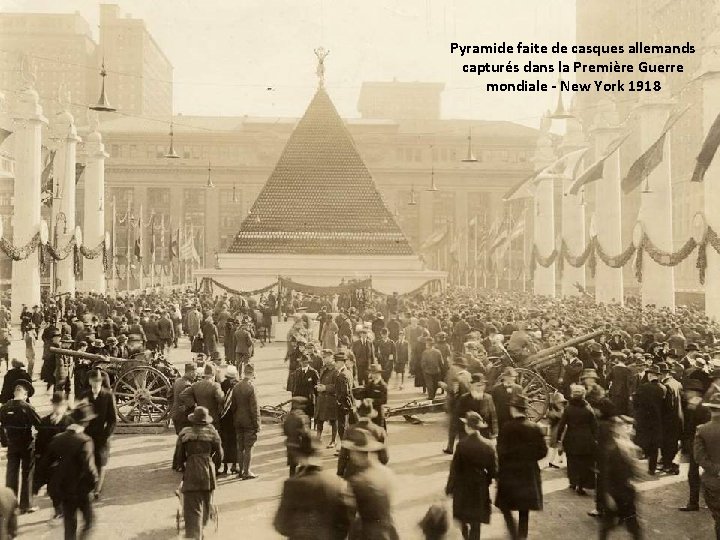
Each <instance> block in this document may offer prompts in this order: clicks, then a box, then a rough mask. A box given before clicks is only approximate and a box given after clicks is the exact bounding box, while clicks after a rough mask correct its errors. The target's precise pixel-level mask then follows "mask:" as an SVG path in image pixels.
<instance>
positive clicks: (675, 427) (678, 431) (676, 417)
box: [658, 362, 684, 475]
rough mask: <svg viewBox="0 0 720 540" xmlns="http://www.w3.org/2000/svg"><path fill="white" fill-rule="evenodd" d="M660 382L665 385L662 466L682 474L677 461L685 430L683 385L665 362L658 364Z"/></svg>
mask: <svg viewBox="0 0 720 540" xmlns="http://www.w3.org/2000/svg"><path fill="white" fill-rule="evenodd" d="M658 367H659V369H660V382H661V383H662V385H663V386H664V387H665V402H664V408H663V434H662V435H663V436H662V444H661V448H660V450H661V456H662V468H663V471H664V472H665V473H666V474H675V475H677V474H680V466H679V465H678V464H677V463H675V461H674V460H675V456H676V455H677V453H678V443H679V441H680V439H681V438H682V431H683V422H684V418H683V395H682V391H683V386H682V384H680V383H679V382H678V381H677V380H675V378H674V377H673V374H672V368H671V367H670V366H669V365H668V364H667V363H665V362H660V364H658Z"/></svg>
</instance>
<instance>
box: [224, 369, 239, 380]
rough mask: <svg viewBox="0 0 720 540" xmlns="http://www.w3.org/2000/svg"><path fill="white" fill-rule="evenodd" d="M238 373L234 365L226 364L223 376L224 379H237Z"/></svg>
mask: <svg viewBox="0 0 720 540" xmlns="http://www.w3.org/2000/svg"><path fill="white" fill-rule="evenodd" d="M239 377H240V375H239V374H238V370H237V368H236V367H235V366H228V367H227V369H226V370H225V378H226V379H238V378H239Z"/></svg>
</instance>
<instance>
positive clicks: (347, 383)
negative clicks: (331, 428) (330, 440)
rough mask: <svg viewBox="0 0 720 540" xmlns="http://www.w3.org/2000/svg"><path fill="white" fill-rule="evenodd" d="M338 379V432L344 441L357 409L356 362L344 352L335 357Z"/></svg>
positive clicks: (336, 386) (336, 397) (336, 393)
mask: <svg viewBox="0 0 720 540" xmlns="http://www.w3.org/2000/svg"><path fill="white" fill-rule="evenodd" d="M333 360H334V361H335V369H336V370H337V378H336V379H335V400H336V402H337V432H338V437H339V438H340V439H342V438H343V437H344V436H345V428H346V427H347V424H348V419H349V418H350V415H351V414H352V412H353V409H354V408H355V398H354V397H353V393H352V389H353V367H354V361H353V360H349V357H348V356H347V355H346V354H345V353H344V352H337V353H335V354H334V355H333Z"/></svg>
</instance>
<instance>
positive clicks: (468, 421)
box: [460, 411, 488, 430]
mask: <svg viewBox="0 0 720 540" xmlns="http://www.w3.org/2000/svg"><path fill="white" fill-rule="evenodd" d="M460 421H461V422H462V423H463V424H465V425H466V426H468V427H469V428H472V429H474V430H480V429H483V428H486V427H488V425H487V423H486V422H485V420H483V417H482V416H480V415H479V414H478V413H476V412H475V411H468V412H467V413H465V418H461V419H460Z"/></svg>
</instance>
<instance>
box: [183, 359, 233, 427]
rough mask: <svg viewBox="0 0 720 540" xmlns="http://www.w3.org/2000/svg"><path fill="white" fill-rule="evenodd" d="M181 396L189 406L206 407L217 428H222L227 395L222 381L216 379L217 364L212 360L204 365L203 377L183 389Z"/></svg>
mask: <svg viewBox="0 0 720 540" xmlns="http://www.w3.org/2000/svg"><path fill="white" fill-rule="evenodd" d="M181 396H182V399H183V400H184V401H185V403H186V405H187V406H189V407H195V406H201V407H205V408H206V409H207V410H208V413H209V414H210V416H212V417H213V419H214V420H215V428H216V429H218V430H219V429H220V412H221V411H222V410H223V405H224V404H225V396H224V395H223V391H222V388H221V387H220V383H219V382H217V381H216V380H215V366H214V365H213V364H212V363H211V362H208V363H206V364H205V366H204V367H203V372H202V378H201V379H200V380H198V381H195V382H194V383H192V384H191V385H190V387H189V388H186V389H185V390H183V391H182V394H181Z"/></svg>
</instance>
